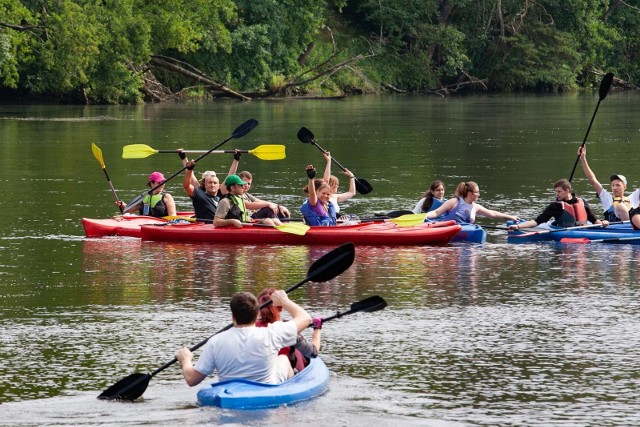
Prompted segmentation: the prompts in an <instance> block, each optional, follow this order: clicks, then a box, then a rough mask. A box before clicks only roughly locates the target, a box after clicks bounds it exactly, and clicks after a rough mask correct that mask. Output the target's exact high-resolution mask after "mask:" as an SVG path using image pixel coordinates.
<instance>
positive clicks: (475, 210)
mask: <svg viewBox="0 0 640 427" xmlns="http://www.w3.org/2000/svg"><path fill="white" fill-rule="evenodd" d="M478 198H480V188H479V187H478V184H476V183H475V182H473V181H467V182H461V183H460V184H458V186H457V187H456V196H455V197H453V198H451V199H449V200H447V201H446V202H444V203H443V204H442V205H441V206H440V207H438V208H437V209H435V210H432V211H430V212H427V219H436V218H437V219H438V220H442V221H449V220H455V221H456V222H458V223H470V224H473V223H474V222H475V221H476V216H478V215H479V216H485V217H487V218H495V219H506V220H511V221H519V219H518V217H517V216H513V215H508V214H505V213H502V212H498V211H495V210H492V209H487V208H485V207H484V206H482V205H480V204H478V203H476V201H477V200H478Z"/></svg>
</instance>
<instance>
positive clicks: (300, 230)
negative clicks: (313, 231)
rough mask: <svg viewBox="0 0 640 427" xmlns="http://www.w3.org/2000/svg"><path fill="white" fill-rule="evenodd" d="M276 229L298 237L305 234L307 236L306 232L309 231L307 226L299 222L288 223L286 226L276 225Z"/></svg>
mask: <svg viewBox="0 0 640 427" xmlns="http://www.w3.org/2000/svg"><path fill="white" fill-rule="evenodd" d="M276 229H277V230H278V231H282V232H284V233H291V234H296V235H298V236H304V235H305V234H307V231H308V230H309V226H308V225H306V224H303V223H301V222H290V223H287V224H282V225H276Z"/></svg>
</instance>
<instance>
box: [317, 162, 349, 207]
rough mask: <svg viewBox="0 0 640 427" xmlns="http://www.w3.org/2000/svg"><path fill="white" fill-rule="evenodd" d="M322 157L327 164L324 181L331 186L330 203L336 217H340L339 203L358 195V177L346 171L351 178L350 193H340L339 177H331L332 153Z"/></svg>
mask: <svg viewBox="0 0 640 427" xmlns="http://www.w3.org/2000/svg"><path fill="white" fill-rule="evenodd" d="M322 156H323V157H324V159H325V160H326V162H327V165H326V166H325V168H324V174H323V176H322V179H323V180H324V181H325V182H326V183H327V184H329V188H330V189H331V197H330V198H329V202H330V203H331V204H332V205H333V207H334V209H335V211H336V215H338V214H339V213H340V205H338V203H342V202H346V201H347V200H349V199H350V198H352V197H353V196H355V195H356V177H355V175H354V174H353V173H351V171H349V169H345V170H344V174H345V175H346V176H347V177H348V178H349V191H347V192H346V193H338V187H339V186H340V180H339V179H338V177H337V176H335V175H331V153H330V152H329V151H325V152H323V153H322Z"/></svg>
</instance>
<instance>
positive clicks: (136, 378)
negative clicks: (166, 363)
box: [98, 373, 151, 400]
mask: <svg viewBox="0 0 640 427" xmlns="http://www.w3.org/2000/svg"><path fill="white" fill-rule="evenodd" d="M150 380H151V375H149V374H140V373H138V374H131V375H129V376H128V377H125V378H123V379H121V380H120V381H118V382H117V383H115V384H114V385H112V386H111V387H109V388H108V389H106V390H105V391H103V392H102V393H100V396H98V399H100V400H136V399H137V398H139V397H140V396H142V394H143V393H144V391H145V390H146V389H147V386H148V385H149V381H150Z"/></svg>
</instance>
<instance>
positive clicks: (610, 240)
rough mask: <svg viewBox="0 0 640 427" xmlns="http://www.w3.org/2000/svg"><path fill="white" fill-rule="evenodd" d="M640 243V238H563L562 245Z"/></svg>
mask: <svg viewBox="0 0 640 427" xmlns="http://www.w3.org/2000/svg"><path fill="white" fill-rule="evenodd" d="M629 241H631V242H633V241H640V236H639V237H611V238H608V239H593V240H591V239H589V238H587V237H563V238H562V239H560V243H616V242H629Z"/></svg>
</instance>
